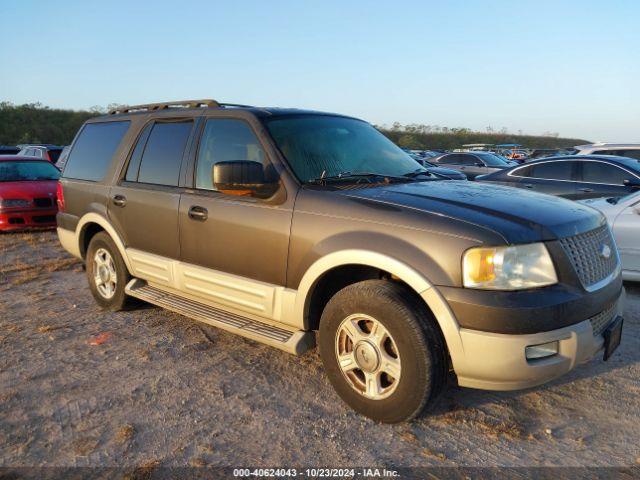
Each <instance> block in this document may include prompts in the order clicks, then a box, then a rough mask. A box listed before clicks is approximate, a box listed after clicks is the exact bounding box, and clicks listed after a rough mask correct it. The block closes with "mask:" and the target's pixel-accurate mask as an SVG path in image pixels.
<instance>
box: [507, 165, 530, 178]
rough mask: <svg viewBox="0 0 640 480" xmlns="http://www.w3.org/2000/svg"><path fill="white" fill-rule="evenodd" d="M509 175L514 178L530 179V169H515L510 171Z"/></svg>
mask: <svg viewBox="0 0 640 480" xmlns="http://www.w3.org/2000/svg"><path fill="white" fill-rule="evenodd" d="M511 175H512V176H514V177H530V176H531V167H530V166H528V167H522V168H516V169H515V170H512V171H511Z"/></svg>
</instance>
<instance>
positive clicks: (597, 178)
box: [582, 162, 632, 185]
mask: <svg viewBox="0 0 640 480" xmlns="http://www.w3.org/2000/svg"><path fill="white" fill-rule="evenodd" d="M627 178H632V175H630V174H629V173H627V172H625V171H624V170H622V169H621V168H618V167H616V166H615V165H611V164H609V163H603V162H584V163H583V164H582V181H583V182H590V183H609V184H611V185H622V182H623V181H624V180H625V179H627Z"/></svg>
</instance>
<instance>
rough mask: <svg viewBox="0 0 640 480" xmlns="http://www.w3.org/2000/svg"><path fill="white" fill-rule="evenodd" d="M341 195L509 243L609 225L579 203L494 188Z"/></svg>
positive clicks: (410, 187)
mask: <svg viewBox="0 0 640 480" xmlns="http://www.w3.org/2000/svg"><path fill="white" fill-rule="evenodd" d="M343 194H344V195H347V196H350V197H356V198H359V199H360V200H368V201H371V202H381V203H386V204H389V205H394V206H398V207H405V208H409V209H412V210H419V211H422V212H424V213H425V214H433V215H438V216H445V217H450V218H452V219H458V220H462V221H465V222H471V223H474V224H476V225H477V226H478V228H485V229H488V230H491V231H493V232H495V233H497V234H499V235H500V236H502V237H503V238H504V239H505V241H506V242H507V243H529V242H537V241H545V240H555V239H558V238H563V237H568V236H572V235H577V234H579V233H583V232H586V231H588V230H592V229H594V228H596V227H598V226H599V225H602V224H603V223H604V222H605V220H604V217H603V216H602V215H601V214H599V213H598V212H596V211H595V210H593V209H592V208H589V207H586V206H584V205H581V204H579V203H576V202H572V201H570V200H566V199H563V198H560V197H553V196H551V195H544V194H540V193H535V192H529V191H524V190H521V189H516V188H512V187H504V186H501V185H495V184H485V183H475V182H463V181H457V180H452V181H446V182H429V183H423V182H419V183H402V184H392V185H389V186H384V187H377V188H370V189H360V190H350V191H348V192H344V193H343Z"/></svg>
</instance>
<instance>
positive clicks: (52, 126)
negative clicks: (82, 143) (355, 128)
mask: <svg viewBox="0 0 640 480" xmlns="http://www.w3.org/2000/svg"><path fill="white" fill-rule="evenodd" d="M113 106H115V105H114V104H112V105H109V106H108V107H107V108H102V107H92V108H91V109H89V110H68V109H60V108H49V107H47V106H44V105H42V104H41V103H27V104H23V105H14V104H13V103H11V102H0V145H18V144H21V143H53V144H56V145H68V144H69V143H71V141H72V140H73V137H74V136H75V134H76V132H77V131H78V129H79V128H80V126H81V125H82V124H83V123H84V122H85V121H86V120H87V119H89V118H91V117H95V116H97V115H103V114H104V113H106V112H107V110H108V109H110V108H111V107H113ZM377 128H378V129H379V130H380V131H381V132H382V133H384V134H385V135H386V136H387V137H389V138H390V139H391V140H393V141H394V142H395V143H397V144H398V145H400V146H401V147H403V148H412V149H429V148H434V149H443V150H450V149H454V148H458V147H460V146H461V145H463V144H465V143H493V144H498V143H519V144H522V145H523V146H524V147H532V148H533V147H537V148H559V147H560V148H561V147H572V146H575V145H579V144H581V143H589V142H587V141H586V140H581V139H577V138H561V137H559V136H558V134H552V133H548V134H545V135H541V136H531V135H522V134H517V135H516V134H511V133H508V132H507V131H506V129H502V130H501V131H498V132H495V131H493V129H491V128H490V127H487V131H486V132H477V131H473V130H470V129H468V128H448V127H440V126H438V125H423V124H410V125H402V124H400V123H397V122H396V123H394V124H393V125H392V126H391V127H388V126H384V125H382V126H378V127H377Z"/></svg>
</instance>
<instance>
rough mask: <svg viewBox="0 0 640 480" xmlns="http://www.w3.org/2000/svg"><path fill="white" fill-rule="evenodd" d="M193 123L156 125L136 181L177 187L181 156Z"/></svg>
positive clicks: (150, 135)
mask: <svg viewBox="0 0 640 480" xmlns="http://www.w3.org/2000/svg"><path fill="white" fill-rule="evenodd" d="M192 125H193V122H191V121H187V122H171V123H156V124H154V126H153V129H152V130H151V133H150V134H149V140H148V141H147V145H146V147H145V148H144V153H143V154H142V160H141V162H140V172H139V174H138V181H139V182H142V183H152V184H155V185H169V186H177V185H178V178H179V176H180V165H181V163H182V154H183V153H184V148H185V146H186V145H187V139H188V138H189V134H190V133H191V126H192Z"/></svg>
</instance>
